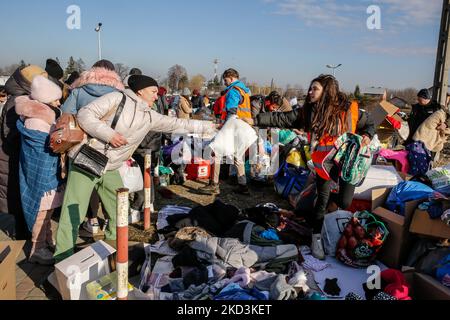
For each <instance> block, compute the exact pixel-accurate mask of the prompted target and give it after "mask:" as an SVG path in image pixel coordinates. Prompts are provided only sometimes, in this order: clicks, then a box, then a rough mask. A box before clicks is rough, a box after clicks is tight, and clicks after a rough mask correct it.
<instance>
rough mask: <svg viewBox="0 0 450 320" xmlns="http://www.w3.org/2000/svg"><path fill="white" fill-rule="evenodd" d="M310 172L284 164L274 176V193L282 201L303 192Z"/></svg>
mask: <svg viewBox="0 0 450 320" xmlns="http://www.w3.org/2000/svg"><path fill="white" fill-rule="evenodd" d="M309 175H310V171H309V170H307V169H304V168H302V167H299V168H297V167H294V166H291V165H289V164H287V163H284V164H283V165H282V166H281V167H280V169H279V170H278V172H277V173H276V174H275V176H274V178H275V180H274V186H275V191H276V192H277V193H278V194H279V195H281V196H282V197H283V198H284V199H288V197H289V196H290V195H296V194H299V193H301V192H302V191H303V189H304V187H305V186H306V182H307V181H308V177H309Z"/></svg>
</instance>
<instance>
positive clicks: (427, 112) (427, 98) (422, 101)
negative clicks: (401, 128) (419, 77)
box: [406, 89, 441, 144]
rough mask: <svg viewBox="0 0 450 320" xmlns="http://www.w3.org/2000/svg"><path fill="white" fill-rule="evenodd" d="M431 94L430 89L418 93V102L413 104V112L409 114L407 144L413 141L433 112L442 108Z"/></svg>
mask: <svg viewBox="0 0 450 320" xmlns="http://www.w3.org/2000/svg"><path fill="white" fill-rule="evenodd" d="M431 98H432V97H431V94H430V91H429V90H428V89H422V90H420V91H419V93H418V94H417V101H418V103H417V104H415V105H413V106H412V111H411V114H410V115H409V120H408V124H409V138H408V140H407V142H406V143H407V144H409V143H411V142H413V141H412V137H413V136H414V134H415V133H416V131H417V129H419V127H420V126H421V125H422V123H424V122H425V120H427V119H428V117H429V116H431V115H432V114H433V113H435V112H436V111H438V110H440V109H441V106H440V105H439V104H438V103H437V102H436V101H432V100H431Z"/></svg>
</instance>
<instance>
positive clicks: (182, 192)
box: [129, 181, 290, 243]
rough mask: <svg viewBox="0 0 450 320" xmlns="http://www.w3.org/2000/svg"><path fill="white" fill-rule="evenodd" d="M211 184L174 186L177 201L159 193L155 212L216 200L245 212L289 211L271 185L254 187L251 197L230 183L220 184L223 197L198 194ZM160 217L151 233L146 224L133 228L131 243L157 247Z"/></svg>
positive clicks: (154, 216) (152, 219) (153, 218)
mask: <svg viewBox="0 0 450 320" xmlns="http://www.w3.org/2000/svg"><path fill="white" fill-rule="evenodd" d="M206 184H207V182H194V181H188V182H186V184H185V185H183V186H176V185H172V186H169V187H168V188H167V189H169V190H170V191H171V192H172V194H173V197H172V199H167V198H165V197H163V196H162V195H161V194H160V193H159V192H157V193H156V201H155V210H156V211H157V210H159V209H161V208H162V207H164V206H166V205H180V206H188V207H192V208H194V207H196V206H199V205H208V204H210V203H212V202H214V201H215V200H216V199H220V200H221V201H222V202H224V203H226V204H231V205H234V206H236V207H238V208H241V209H245V208H251V207H254V206H256V205H258V204H261V203H268V202H271V203H274V204H276V205H278V206H279V207H280V208H284V209H289V208H290V206H289V203H288V201H286V200H283V199H282V198H281V197H279V196H278V195H277V194H276V192H275V190H274V187H273V184H270V185H260V184H258V185H256V184H251V185H250V193H251V195H250V196H245V195H240V194H236V193H234V192H233V190H234V189H235V188H236V186H235V185H232V184H230V183H229V182H228V181H221V182H220V189H221V194H220V195H219V196H217V197H216V196H205V195H200V194H198V191H197V190H198V189H199V188H201V187H203V186H205V185H206ZM156 218H157V213H156V212H155V213H153V214H152V217H151V223H152V227H151V229H150V230H149V231H147V232H146V231H144V230H143V223H138V224H134V225H130V227H129V239H130V241H136V242H144V243H153V242H155V241H157V239H158V237H157V234H156V232H155V231H156V229H155V223H156Z"/></svg>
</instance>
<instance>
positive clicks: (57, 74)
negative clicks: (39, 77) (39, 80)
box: [45, 59, 64, 80]
mask: <svg viewBox="0 0 450 320" xmlns="http://www.w3.org/2000/svg"><path fill="white" fill-rule="evenodd" d="M45 71H47V73H48V75H49V76H51V77H53V78H55V79H58V80H59V79H61V78H62V77H63V76H64V70H63V69H62V68H61V66H60V65H59V64H58V62H56V61H55V60H53V59H48V60H47V63H46V64H45Z"/></svg>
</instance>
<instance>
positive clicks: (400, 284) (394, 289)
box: [381, 269, 411, 300]
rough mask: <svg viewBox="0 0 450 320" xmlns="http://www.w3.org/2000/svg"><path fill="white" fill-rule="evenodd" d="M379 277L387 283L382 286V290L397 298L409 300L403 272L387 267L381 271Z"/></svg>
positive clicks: (407, 286)
mask: <svg viewBox="0 0 450 320" xmlns="http://www.w3.org/2000/svg"><path fill="white" fill-rule="evenodd" d="M381 279H382V280H383V281H384V282H386V283H388V285H387V286H386V287H385V288H384V292H386V293H387V294H389V295H391V296H393V297H395V298H397V299H398V300H411V297H410V296H409V285H408V283H407V282H406V280H405V276H404V275H403V273H401V272H400V271H398V270H395V269H388V270H385V271H383V272H381Z"/></svg>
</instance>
